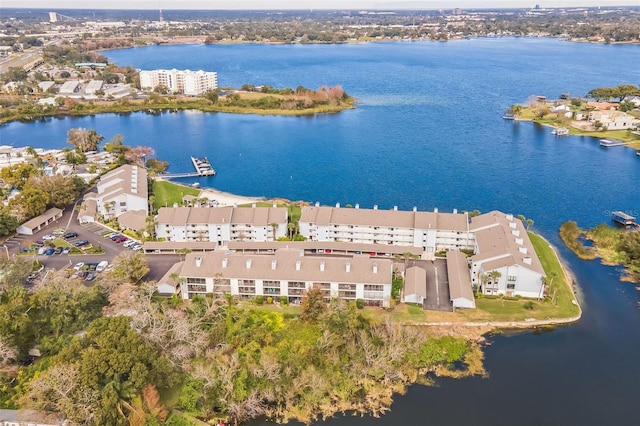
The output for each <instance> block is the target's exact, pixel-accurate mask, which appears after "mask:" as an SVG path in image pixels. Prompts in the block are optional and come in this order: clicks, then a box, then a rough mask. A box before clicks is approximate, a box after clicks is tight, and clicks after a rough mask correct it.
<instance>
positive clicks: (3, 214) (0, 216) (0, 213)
mask: <svg viewBox="0 0 640 426" xmlns="http://www.w3.org/2000/svg"><path fill="white" fill-rule="evenodd" d="M17 228H18V218H17V217H15V216H13V215H11V214H9V213H8V212H7V211H5V210H4V209H2V210H0V237H2V236H5V235H9V234H11V233H13V232H14V231H15V230H16V229H17Z"/></svg>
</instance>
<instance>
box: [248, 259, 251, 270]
mask: <svg viewBox="0 0 640 426" xmlns="http://www.w3.org/2000/svg"><path fill="white" fill-rule="evenodd" d="M247 269H251V259H247Z"/></svg>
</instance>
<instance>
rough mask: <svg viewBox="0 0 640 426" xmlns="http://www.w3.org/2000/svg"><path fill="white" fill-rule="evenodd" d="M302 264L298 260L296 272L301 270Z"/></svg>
mask: <svg viewBox="0 0 640 426" xmlns="http://www.w3.org/2000/svg"><path fill="white" fill-rule="evenodd" d="M301 264H302V262H300V261H299V260H296V271H299V270H300V265H301Z"/></svg>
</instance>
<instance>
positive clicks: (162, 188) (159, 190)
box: [153, 180, 200, 210]
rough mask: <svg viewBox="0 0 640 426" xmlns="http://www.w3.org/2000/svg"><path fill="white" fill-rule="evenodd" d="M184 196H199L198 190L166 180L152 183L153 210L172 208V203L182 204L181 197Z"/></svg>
mask: <svg viewBox="0 0 640 426" xmlns="http://www.w3.org/2000/svg"><path fill="white" fill-rule="evenodd" d="M185 195H193V196H194V197H197V196H198V195H200V190H199V189H196V188H190V187H188V186H183V185H178V184H176V183H173V182H169V181H166V180H163V181H154V182H153V196H154V197H155V199H154V202H153V208H154V209H155V210H157V209H159V208H160V207H169V206H173V203H179V204H182V197H184V196H185Z"/></svg>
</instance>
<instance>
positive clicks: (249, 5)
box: [0, 0, 640, 11]
mask: <svg viewBox="0 0 640 426" xmlns="http://www.w3.org/2000/svg"><path fill="white" fill-rule="evenodd" d="M536 4H539V5H540V7H543V8H544V7H550V8H551V7H585V6H640V0H546V1H545V0H423V1H417V0H108V1H105V0H0V8H5V7H6V8H14V7H15V8H41V9H49V10H51V11H56V10H59V9H154V10H157V9H164V10H169V9H203V10H242V9H244V10H257V9H302V10H309V9H342V10H347V9H352V10H375V9H378V10H379V9H385V10H392V9H418V10H419V9H425V10H426V9H451V8H455V7H460V8H479V9H480V8H528V7H533V6H535V5H536Z"/></svg>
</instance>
